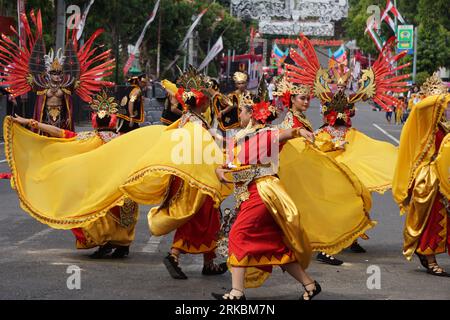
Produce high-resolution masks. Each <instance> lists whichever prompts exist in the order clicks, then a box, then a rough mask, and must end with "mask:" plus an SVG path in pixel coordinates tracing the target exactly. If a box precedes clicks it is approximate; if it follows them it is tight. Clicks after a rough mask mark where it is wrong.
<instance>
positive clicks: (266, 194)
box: [256, 176, 311, 269]
mask: <svg viewBox="0 0 450 320" xmlns="http://www.w3.org/2000/svg"><path fill="white" fill-rule="evenodd" d="M256 186H257V188H258V193H259V195H260V197H261V199H262V201H263V202H264V204H265V205H266V207H267V208H268V209H269V211H270V213H271V214H272V217H273V218H274V219H275V222H276V223H277V224H278V226H279V227H280V228H281V230H282V231H283V238H284V243H285V244H286V245H287V246H288V247H289V248H290V249H291V250H292V252H293V253H294V255H295V258H296V259H297V261H298V263H300V265H301V266H302V268H303V269H306V268H308V265H309V262H310V261H311V246H310V242H309V239H308V235H307V233H306V231H305V226H304V225H303V224H302V217H301V213H300V212H299V211H298V209H297V207H296V206H295V203H294V202H293V201H292V199H291V198H290V197H289V194H288V193H287V192H286V190H285V188H284V187H283V185H282V184H281V182H280V180H279V179H278V178H276V177H274V176H268V177H263V178H260V179H258V180H256Z"/></svg>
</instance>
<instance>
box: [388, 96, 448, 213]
mask: <svg viewBox="0 0 450 320" xmlns="http://www.w3.org/2000/svg"><path fill="white" fill-rule="evenodd" d="M449 102H450V94H446V95H435V96H430V97H427V98H425V99H423V100H422V101H420V102H419V103H417V104H416V105H415V106H414V108H412V110H411V113H410V115H409V116H408V120H407V121H406V123H405V125H404V126H403V129H402V134H401V136H400V149H399V154H398V158H397V162H396V169H395V173H394V179H393V184H392V193H393V196H394V200H395V201H396V202H397V203H398V204H399V205H400V207H401V210H402V211H404V209H405V208H404V207H403V202H404V201H405V200H406V199H407V197H408V190H409V189H410V188H411V186H412V183H413V181H414V179H415V177H416V176H417V174H418V172H419V171H420V170H421V167H422V165H423V164H427V163H430V161H431V158H432V156H433V155H434V153H435V151H436V150H435V133H436V130H437V125H438V122H439V120H440V119H441V117H442V114H443V112H444V111H445V109H446V108H447V105H448V103H449ZM445 150H446V147H445V146H444V151H445ZM441 159H442V158H441ZM445 161H447V162H446V163H448V160H446V159H445V160H444V162H445ZM441 163H443V162H441ZM447 168H448V167H447ZM441 169H443V170H444V172H442V173H443V174H444V176H446V175H447V176H448V169H445V168H441ZM445 171H447V172H445ZM440 172H441V171H440ZM444 180H445V179H444ZM444 190H445V189H444ZM447 190H448V189H447ZM447 195H448V192H447Z"/></svg>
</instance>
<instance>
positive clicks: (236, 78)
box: [233, 71, 248, 83]
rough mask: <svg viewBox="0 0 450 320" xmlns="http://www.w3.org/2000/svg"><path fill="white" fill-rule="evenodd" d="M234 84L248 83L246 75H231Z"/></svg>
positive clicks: (237, 73)
mask: <svg viewBox="0 0 450 320" xmlns="http://www.w3.org/2000/svg"><path fill="white" fill-rule="evenodd" d="M233 80H234V82H238V83H239V82H247V81H248V75H247V74H245V73H243V72H239V71H237V72H235V73H234V75H233Z"/></svg>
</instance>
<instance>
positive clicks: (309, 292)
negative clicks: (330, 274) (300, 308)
mask: <svg viewBox="0 0 450 320" xmlns="http://www.w3.org/2000/svg"><path fill="white" fill-rule="evenodd" d="M312 284H314V289H313V290H308V289H306V287H307V286H310V285H312ZM303 288H305V292H304V293H303V295H302V296H301V297H300V300H312V298H314V297H315V296H317V295H318V294H319V293H320V292H321V291H322V287H321V286H320V284H319V283H318V282H317V281H314V282H311V283H308V284H306V285H303Z"/></svg>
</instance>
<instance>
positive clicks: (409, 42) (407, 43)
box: [397, 25, 414, 54]
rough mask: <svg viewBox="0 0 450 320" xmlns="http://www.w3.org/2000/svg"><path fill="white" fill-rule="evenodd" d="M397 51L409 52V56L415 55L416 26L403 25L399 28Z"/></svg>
mask: <svg viewBox="0 0 450 320" xmlns="http://www.w3.org/2000/svg"><path fill="white" fill-rule="evenodd" d="M397 41H398V44H397V49H398V50H399V51H404V50H407V51H408V54H412V53H413V48H414V26H413V25H402V26H398V28H397Z"/></svg>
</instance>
